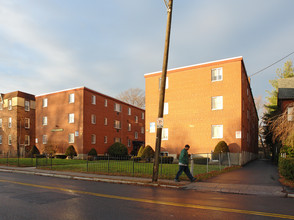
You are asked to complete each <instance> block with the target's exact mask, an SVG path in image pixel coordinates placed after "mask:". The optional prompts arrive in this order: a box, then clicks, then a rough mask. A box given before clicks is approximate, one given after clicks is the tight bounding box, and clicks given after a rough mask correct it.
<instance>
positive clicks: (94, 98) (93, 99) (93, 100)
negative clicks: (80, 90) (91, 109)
mask: <svg viewBox="0 0 294 220" xmlns="http://www.w3.org/2000/svg"><path fill="white" fill-rule="evenodd" d="M91 102H92V105H96V96H95V95H92V98H91Z"/></svg>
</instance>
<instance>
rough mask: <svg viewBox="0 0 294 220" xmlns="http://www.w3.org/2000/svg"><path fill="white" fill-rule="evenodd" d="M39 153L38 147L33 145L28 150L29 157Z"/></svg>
mask: <svg viewBox="0 0 294 220" xmlns="http://www.w3.org/2000/svg"><path fill="white" fill-rule="evenodd" d="M39 154H40V151H39V149H38V148H37V147H36V146H35V145H34V146H33V147H32V149H31V150H30V152H29V156H30V157H35V156H36V155H39Z"/></svg>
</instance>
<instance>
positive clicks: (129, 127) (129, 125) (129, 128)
mask: <svg viewBox="0 0 294 220" xmlns="http://www.w3.org/2000/svg"><path fill="white" fill-rule="evenodd" d="M131 130H132V124H131V123H128V131H131Z"/></svg>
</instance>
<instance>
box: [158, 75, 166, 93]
mask: <svg viewBox="0 0 294 220" xmlns="http://www.w3.org/2000/svg"><path fill="white" fill-rule="evenodd" d="M158 84H159V90H160V86H161V77H160V78H159V83H158ZM165 89H168V76H167V77H166V78H165Z"/></svg>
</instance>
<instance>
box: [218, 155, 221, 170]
mask: <svg viewBox="0 0 294 220" xmlns="http://www.w3.org/2000/svg"><path fill="white" fill-rule="evenodd" d="M220 154H221V153H219V154H218V164H219V170H221V161H220Z"/></svg>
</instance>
